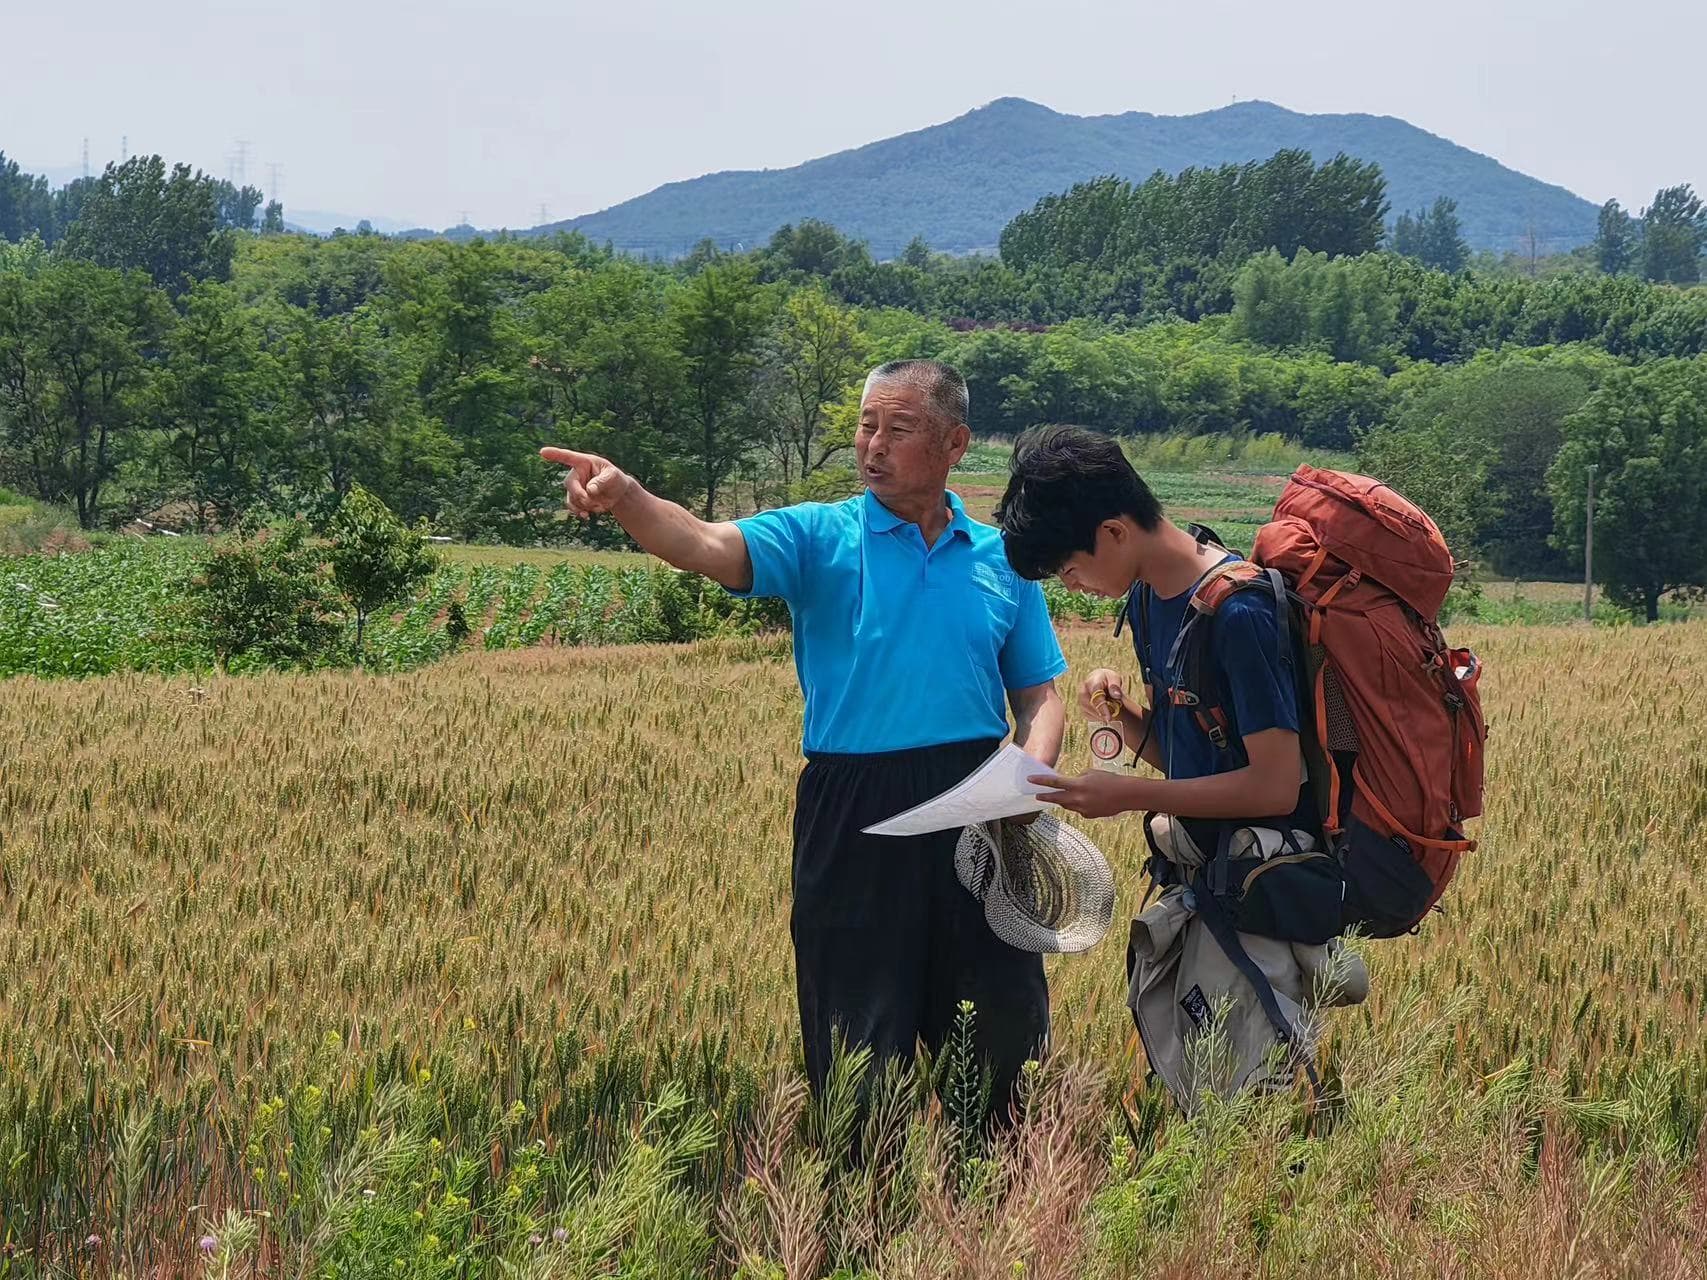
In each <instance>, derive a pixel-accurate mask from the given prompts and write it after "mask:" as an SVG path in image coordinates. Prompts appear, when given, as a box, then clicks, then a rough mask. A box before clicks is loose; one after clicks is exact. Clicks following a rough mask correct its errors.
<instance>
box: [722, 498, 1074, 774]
mask: <svg viewBox="0 0 1707 1280" xmlns="http://www.w3.org/2000/svg"><path fill="white" fill-rule="evenodd" d="M947 500H948V505H949V508H950V510H951V511H952V513H953V514H952V517H951V519H950V520H949V523H948V527H947V528H946V529H944V530H943V532H942V533H941V534H940V535H939V536H938V538H937V540H936V544H935V545H934V546H930V547H927V546H926V545H925V540H924V535H923V534H922V533H921V532H920V531H919V526H918V525H916V524H913V523H911V522H910V521H907V520H903V519H902V518H901V517H900V516H897V515H895V514H894V513H893V512H892V511H890V510H889V509H888V508H887V507H885V506H884V505H883V504H882V503H881V502H879V501H878V500H877V499H876V498H875V497H874V496H873V495H872V494H871V493H870V492H869V491H868V492H867V493H865V494H864V495H863V496H861V497H857V498H849V499H848V500H847V501H846V502H837V503H823V502H806V503H801V504H800V505H798V506H793V507H782V508H780V509H779V510H776V511H763V512H760V513H759V514H758V515H756V516H750V517H748V518H747V519H744V520H737V521H736V522H735V526H736V528H738V529H740V531H741V534H742V536H743V537H744V538H746V540H747V554H748V555H749V556H750V557H751V558H752V561H753V588H752V590H751V591H749V592H745V593H740V592H738V593H736V594H745V595H751V596H775V597H780V598H781V599H783V600H785V601H787V603H788V608H789V612H790V613H791V614H792V615H793V618H794V667H795V670H796V671H797V672H798V673H799V676H800V688H801V690H802V692H803V693H804V694H805V695H806V725H805V733H804V743H803V745H804V747H805V750H806V753H807V754H808V755H813V754H817V753H820V752H834V753H838V754H841V753H847V754H866V753H872V752H883V751H904V750H908V749H910V748H913V747H933V746H940V745H942V744H943V743H948V742H968V741H972V740H974V739H978V738H1001V737H1003V736H1004V735H1005V734H1006V733H1007V731H1008V715H1007V702H1006V697H1005V691H1006V690H1009V689H1024V688H1029V687H1030V686H1032V685H1038V684H1043V683H1045V682H1047V681H1050V680H1053V679H1054V678H1055V677H1056V676H1058V675H1060V674H1061V673H1062V672H1063V671H1065V670H1066V669H1067V661H1066V659H1065V658H1063V657H1062V656H1061V646H1060V644H1059V643H1057V641H1056V639H1055V630H1054V628H1053V627H1052V626H1050V624H1049V611H1048V609H1047V608H1046V607H1045V605H1044V603H1043V592H1042V590H1041V589H1040V588H1039V587H1038V585H1037V584H1036V583H1035V582H1027V581H1025V580H1024V579H1023V578H1021V577H1019V575H1017V574H1016V573H1014V571H1013V570H1012V569H1011V568H1010V567H1009V566H1008V560H1007V556H1006V555H1005V554H1004V553H1003V551H1002V535H1001V532H1000V531H999V530H997V529H993V528H991V527H990V526H989V525H986V524H980V523H979V522H978V521H976V520H974V519H972V518H971V517H970V516H968V515H967V514H966V509H965V507H964V506H962V505H961V502H960V499H959V498H958V497H956V496H955V495H954V494H952V493H950V494H948V495H947Z"/></svg>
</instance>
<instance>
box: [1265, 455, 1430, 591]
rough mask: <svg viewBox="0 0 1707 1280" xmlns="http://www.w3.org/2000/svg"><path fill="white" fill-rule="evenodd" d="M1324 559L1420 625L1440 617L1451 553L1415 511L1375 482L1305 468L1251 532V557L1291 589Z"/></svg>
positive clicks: (1426, 519) (1423, 516) (1419, 510)
mask: <svg viewBox="0 0 1707 1280" xmlns="http://www.w3.org/2000/svg"><path fill="white" fill-rule="evenodd" d="M1324 553H1325V554H1326V555H1328V556H1332V557H1333V558H1334V559H1336V560H1338V561H1340V562H1341V563H1342V564H1343V565H1344V566H1345V567H1346V569H1348V570H1356V571H1357V572H1358V573H1360V574H1362V575H1363V576H1365V577H1368V578H1373V579H1374V580H1375V581H1377V582H1379V583H1380V584H1381V585H1382V586H1384V587H1386V588H1387V589H1388V590H1389V591H1391V592H1392V593H1393V594H1394V595H1396V596H1398V597H1399V599H1401V600H1403V601H1404V602H1405V603H1406V604H1408V605H1409V606H1410V607H1411V608H1413V609H1415V610H1416V611H1417V612H1418V613H1419V614H1421V615H1422V616H1423V617H1425V618H1431V619H1432V618H1434V617H1435V616H1436V615H1437V614H1439V612H1440V606H1441V605H1442V604H1444V603H1445V601H1446V593H1447V590H1448V589H1449V588H1450V587H1451V586H1452V553H1451V552H1450V551H1449V550H1447V546H1446V539H1445V538H1443V537H1442V536H1441V533H1440V529H1439V528H1438V527H1437V526H1436V525H1435V523H1434V521H1433V520H1431V519H1429V517H1428V515H1427V513H1425V512H1424V511H1423V510H1422V508H1420V507H1418V506H1417V505H1416V504H1415V503H1413V502H1411V501H1409V500H1408V499H1406V498H1404V497H1403V496H1401V495H1400V494H1399V492H1398V491H1397V490H1395V489H1393V488H1390V487H1389V486H1387V485H1385V484H1383V483H1382V482H1381V481H1379V480H1372V479H1370V478H1369V477H1368V476H1358V475H1351V474H1349V473H1347V472H1343V471H1327V470H1323V469H1320V468H1317V467H1312V466H1309V465H1305V466H1301V467H1299V468H1298V470H1297V471H1295V472H1294V473H1293V474H1292V478H1291V480H1289V481H1288V482H1287V485H1286V489H1285V491H1284V492H1282V493H1281V495H1280V501H1279V502H1277V503H1275V505H1274V519H1273V520H1272V522H1270V523H1269V524H1267V525H1265V526H1263V527H1262V528H1261V529H1259V530H1258V531H1257V540H1256V547H1255V548H1254V549H1253V552H1252V558H1253V559H1254V560H1256V561H1257V562H1258V563H1260V564H1264V565H1269V566H1272V567H1274V568H1277V569H1279V570H1281V571H1282V572H1283V573H1285V574H1286V575H1287V576H1288V577H1289V578H1291V579H1292V580H1293V581H1294V582H1296V581H1298V580H1299V578H1301V577H1311V576H1314V574H1315V572H1316V571H1317V570H1319V569H1320V568H1321V557H1322V556H1323V555H1324Z"/></svg>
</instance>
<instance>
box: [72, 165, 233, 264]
mask: <svg viewBox="0 0 1707 1280" xmlns="http://www.w3.org/2000/svg"><path fill="white" fill-rule="evenodd" d="M94 182H95V185H94V186H93V188H92V189H91V190H90V191H89V192H88V194H87V195H86V196H85V197H84V199H83V204H82V208H81V210H80V212H79V213H78V214H77V218H76V221H75V222H74V223H72V224H71V225H70V226H69V227H68V229H67V231H66V233H65V252H66V253H68V254H69V255H71V256H72V257H75V258H83V259H86V260H87V261H89V262H93V263H95V264H96V265H97V266H102V267H112V268H115V269H117V270H121V271H128V270H132V269H135V270H140V271H145V272H147V273H148V275H149V276H150V277H152V278H153V280H154V283H155V284H157V285H159V286H160V287H161V288H162V289H164V290H166V291H167V292H168V293H169V294H171V295H172V297H174V298H178V297H181V296H182V295H184V294H186V293H188V292H189V291H190V289H191V288H193V287H194V285H195V284H196V282H197V281H199V280H229V279H230V278H231V262H232V257H233V255H234V254H235V252H236V241H235V239H234V238H233V235H232V232H231V231H230V230H229V229H228V228H226V227H225V224H224V223H223V220H222V216H221V215H222V192H221V184H220V183H218V182H216V181H214V180H213V179H212V178H209V177H207V176H206V175H205V174H201V173H195V174H192V173H191V172H190V167H189V166H188V165H182V164H180V165H175V166H173V168H172V172H171V173H170V175H168V174H167V172H166V163H165V161H163V160H162V159H161V158H160V157H159V156H133V157H132V158H131V159H129V160H127V161H125V163H123V164H122V165H111V164H110V165H108V166H107V169H106V172H105V173H103V174H102V175H101V177H100V178H99V179H97V180H94ZM226 185H229V184H226ZM256 194H257V195H258V194H259V193H256Z"/></svg>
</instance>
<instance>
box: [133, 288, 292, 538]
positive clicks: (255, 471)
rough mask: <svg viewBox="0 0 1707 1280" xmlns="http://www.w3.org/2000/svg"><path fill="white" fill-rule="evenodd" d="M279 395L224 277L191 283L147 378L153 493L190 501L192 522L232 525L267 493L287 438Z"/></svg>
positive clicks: (273, 369) (251, 325) (247, 317)
mask: <svg viewBox="0 0 1707 1280" xmlns="http://www.w3.org/2000/svg"><path fill="white" fill-rule="evenodd" d="M284 397H285V384H284V380H283V378H282V376H281V371H280V369H279V366H278V362H277V360H276V359H275V358H274V357H273V355H272V354H271V353H270V352H268V351H265V350H263V348H262V343H261V334H260V331H259V326H258V325H257V324H256V317H255V314H254V313H253V312H252V311H247V310H245V309H244V308H243V307H242V306H241V304H240V303H239V301H238V299H237V297H236V295H235V293H234V292H233V290H232V288H231V286H230V285H218V284H201V285H197V286H196V288H195V289H193V290H192V291H191V292H190V293H189V294H188V295H186V296H185V298H184V306H183V315H182V317H181V318H180V319H179V321H178V322H177V324H176V325H174V326H173V329H172V332H171V334H170V336H169V338H168V340H167V343H166V355H165V359H164V360H163V361H162V362H161V364H160V366H159V368H158V372H157V375H156V377H155V383H154V395H153V398H152V401H153V413H154V418H155V422H156V423H157V425H158V427H159V429H160V430H159V433H158V444H157V447H156V451H155V454H156V461H157V466H158V469H159V471H158V473H159V476H160V479H161V481H162V485H163V491H162V493H161V495H160V496H161V498H162V499H163V500H182V501H186V502H188V503H189V504H190V506H191V508H192V509H193V511H194V512H195V523H196V527H197V528H199V529H203V530H207V529H212V528H229V527H231V525H232V524H233V523H234V522H235V521H236V519H237V518H238V517H239V516H240V515H242V514H243V513H244V512H245V511H248V510H249V509H250V508H251V507H253V506H255V505H257V504H258V503H260V502H261V500H262V499H263V497H264V495H265V494H266V492H267V484H268V477H269V474H270V473H271V471H272V464H273V462H274V460H275V458H276V457H277V454H278V451H279V449H280V447H281V446H282V445H283V444H284V443H285V441H284V436H283V427H284V417H285V410H286V406H285V403H284Z"/></svg>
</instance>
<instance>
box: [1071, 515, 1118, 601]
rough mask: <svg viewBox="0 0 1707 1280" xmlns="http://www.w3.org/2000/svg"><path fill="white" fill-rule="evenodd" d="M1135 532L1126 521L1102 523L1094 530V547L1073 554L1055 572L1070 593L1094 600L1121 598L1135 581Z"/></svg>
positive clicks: (1106, 521)
mask: <svg viewBox="0 0 1707 1280" xmlns="http://www.w3.org/2000/svg"><path fill="white" fill-rule="evenodd" d="M1137 531H1138V529H1137V526H1136V525H1135V524H1133V523H1132V522H1131V521H1130V520H1127V519H1125V518H1122V519H1119V520H1104V521H1103V522H1102V523H1101V524H1100V525H1098V526H1097V538H1096V547H1095V548H1094V549H1093V550H1091V551H1075V552H1074V553H1073V554H1072V555H1070V556H1068V557H1067V560H1066V563H1064V564H1063V565H1062V566H1061V567H1060V568H1059V569H1058V570H1056V572H1055V576H1056V577H1057V578H1059V579H1060V580H1061V585H1062V586H1064V587H1066V588H1067V590H1069V591H1084V592H1087V593H1089V594H1090V595H1094V596H1123V595H1125V594H1126V593H1127V592H1128V591H1130V590H1131V589H1132V584H1133V583H1134V582H1135V581H1137V577H1138V569H1137V565H1136V563H1135V559H1134V555H1133V550H1134V535H1135V534H1136V533H1137Z"/></svg>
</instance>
